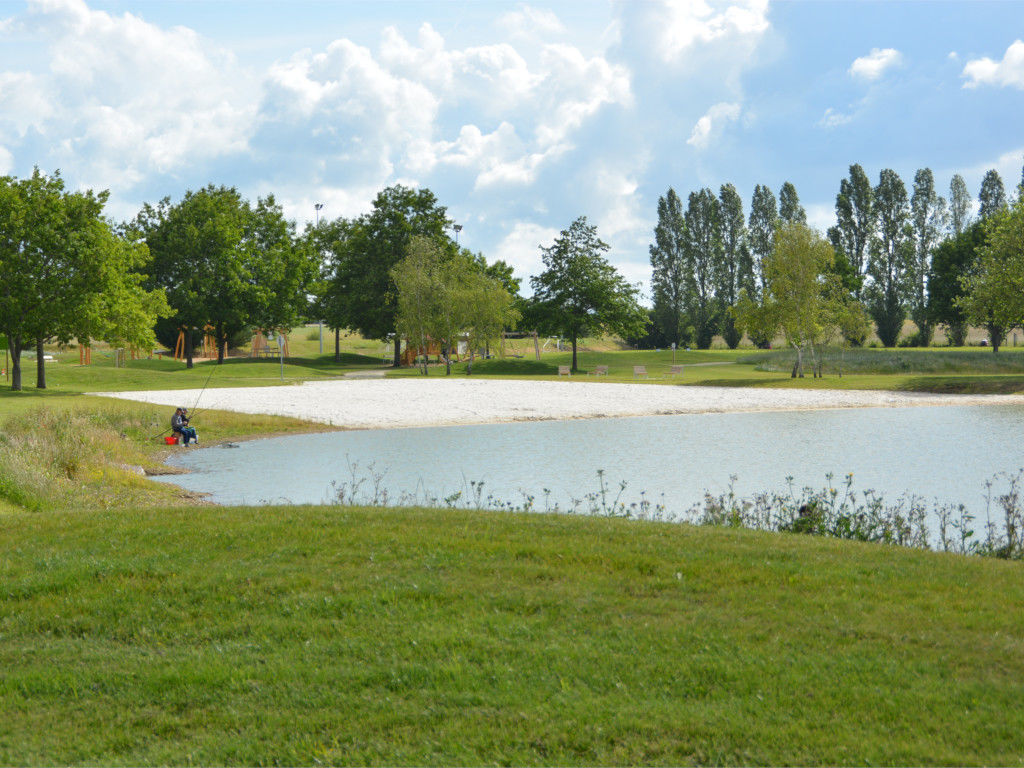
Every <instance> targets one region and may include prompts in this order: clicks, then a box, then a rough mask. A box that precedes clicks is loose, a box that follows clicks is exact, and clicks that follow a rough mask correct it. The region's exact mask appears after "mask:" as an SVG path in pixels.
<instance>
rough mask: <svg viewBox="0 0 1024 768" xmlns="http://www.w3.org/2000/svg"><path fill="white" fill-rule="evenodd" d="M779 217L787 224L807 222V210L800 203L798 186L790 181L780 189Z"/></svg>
mask: <svg viewBox="0 0 1024 768" xmlns="http://www.w3.org/2000/svg"><path fill="white" fill-rule="evenodd" d="M779 218H780V219H782V221H783V222H786V223H787V224H806V223H807V211H805V210H804V207H803V206H802V205H800V197H799V196H798V195H797V193H796V187H795V186H793V184H792V183H791V182H788V181H787V182H786V183H784V184H783V185H782V189H780V190H779Z"/></svg>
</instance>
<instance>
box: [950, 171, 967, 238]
mask: <svg viewBox="0 0 1024 768" xmlns="http://www.w3.org/2000/svg"><path fill="white" fill-rule="evenodd" d="M970 223H971V193H970V192H968V191H967V182H965V181H964V177H963V176H961V175H960V174H959V173H955V174H953V178H952V179H951V180H950V182H949V231H950V232H951V233H952V234H953V235H959V234H960V233H961V232H963V231H964V230H965V229H967V226H968V225H969V224H970Z"/></svg>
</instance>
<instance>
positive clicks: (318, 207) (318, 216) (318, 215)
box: [313, 203, 324, 227]
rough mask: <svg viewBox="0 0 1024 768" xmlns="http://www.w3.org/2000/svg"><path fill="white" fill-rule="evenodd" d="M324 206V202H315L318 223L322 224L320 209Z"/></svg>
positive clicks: (318, 224)
mask: <svg viewBox="0 0 1024 768" xmlns="http://www.w3.org/2000/svg"><path fill="white" fill-rule="evenodd" d="M323 207H324V204H323V203H313V208H314V209H316V225H317V226H318V227H319V226H320V209H321V208H323Z"/></svg>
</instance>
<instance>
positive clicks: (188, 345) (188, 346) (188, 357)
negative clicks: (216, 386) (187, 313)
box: [185, 326, 195, 368]
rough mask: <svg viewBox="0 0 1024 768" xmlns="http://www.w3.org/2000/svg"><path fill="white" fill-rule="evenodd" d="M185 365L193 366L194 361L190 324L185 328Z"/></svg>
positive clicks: (187, 366)
mask: <svg viewBox="0 0 1024 768" xmlns="http://www.w3.org/2000/svg"><path fill="white" fill-rule="evenodd" d="M185 367H186V368H194V367H195V363H193V362H192V328H191V326H190V327H188V328H186V329H185Z"/></svg>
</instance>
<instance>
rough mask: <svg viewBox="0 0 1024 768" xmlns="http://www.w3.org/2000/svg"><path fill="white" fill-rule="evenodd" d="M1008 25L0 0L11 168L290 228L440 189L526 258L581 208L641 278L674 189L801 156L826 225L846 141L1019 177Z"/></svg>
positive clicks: (769, 179) (1, 90) (746, 14)
mask: <svg viewBox="0 0 1024 768" xmlns="http://www.w3.org/2000/svg"><path fill="white" fill-rule="evenodd" d="M1022 40H1024V2H1016V1H1013V0H1004V1H1001V2H985V1H984V0H971V1H969V2H925V1H917V2H902V3H901V2H884V3H883V2H852V1H847V2H828V1H827V0H813V1H808V2H773V1H772V0H726V2H710V1H705V0H685V1H682V0H680V1H678V2H670V1H668V0H665V1H662V0H629V1H628V2H627V1H622V2H610V3H601V2H599V1H598V0H589V1H587V2H576V1H569V2H549V3H544V2H536V3H529V4H528V3H519V2H497V1H494V0H477V1H476V2H460V1H458V0H447V1H446V2H400V1H399V0H391V1H388V0H384V1H377V2H332V1H331V0H318V1H310V0H298V1H295V0H293V1H292V2H270V1H269V0H174V1H172V2H168V1H165V0H148V1H146V2H142V1H141V0H109V1H100V0H92V1H91V2H87V1H86V0H28V1H27V2H26V1H24V0H17V1H14V0H0V174H11V175H15V176H26V175H29V174H31V172H32V169H33V167H39V168H40V169H41V170H42V171H44V172H46V173H52V172H54V171H56V170H58V169H59V170H60V172H61V174H62V176H63V177H64V179H65V181H66V182H67V183H68V185H69V186H70V187H72V188H75V189H79V188H91V189H97V190H99V189H107V190H109V191H110V202H109V204H108V207H107V214H108V215H109V216H110V217H111V218H113V219H115V220H124V219H129V218H132V217H133V216H134V215H135V214H136V212H137V211H138V210H139V208H140V207H141V206H142V204H143V203H146V202H151V203H152V202H156V201H158V200H160V199H162V198H164V197H170V198H171V200H172V201H173V200H177V199H180V198H181V196H182V195H183V194H184V193H185V191H186V190H189V189H197V188H199V187H202V186H205V185H207V184H211V183H212V184H217V185H220V184H224V185H228V186H234V187H237V188H238V189H239V190H240V191H241V192H242V194H243V195H245V196H246V197H248V198H250V199H253V200H255V198H257V197H262V196H265V195H269V194H273V195H274V196H275V198H276V200H277V201H278V202H279V203H280V204H281V205H282V206H283V208H284V210H285V212H286V214H287V215H288V216H289V217H291V218H293V219H294V220H295V221H296V222H297V224H298V226H299V228H300V229H301V228H302V227H304V226H305V224H306V223H307V222H309V221H311V220H313V219H314V216H315V209H314V204H316V203H322V204H323V209H322V211H321V215H322V216H325V217H329V218H335V217H339V216H343V217H353V216H357V215H359V214H361V213H364V212H366V211H368V210H369V209H370V207H371V205H372V201H373V198H374V196H375V195H376V193H377V192H378V191H380V190H381V189H383V188H384V187H386V186H389V185H391V184H398V183H401V184H405V185H408V186H415V187H429V188H430V189H431V190H432V191H433V192H434V193H435V194H436V195H437V197H438V199H439V201H440V203H441V204H442V205H445V206H447V208H448V213H449V215H450V217H451V218H452V219H453V220H454V221H455V222H457V223H459V224H461V225H462V230H461V232H460V233H459V242H460V244H462V245H465V246H466V247H468V248H470V249H472V250H473V251H477V252H481V253H483V254H484V255H485V256H486V257H487V258H488V259H489V260H494V259H504V260H505V261H506V262H508V263H510V264H512V265H513V267H515V270H516V273H517V275H518V276H520V277H523V278H524V282H526V280H525V279H526V278H528V277H529V276H530V275H536V274H539V272H540V271H541V270H542V268H543V266H542V263H541V254H540V246H542V245H545V246H546V245H550V244H551V243H552V241H553V240H554V238H555V237H556V236H557V235H558V233H559V231H560V230H563V229H566V228H567V227H568V226H569V225H570V224H571V223H572V222H573V220H575V219H576V218H577V217H579V216H583V215H585V216H587V217H588V220H589V221H590V223H592V224H595V225H596V226H597V229H598V234H599V235H600V236H601V237H602V239H604V240H605V241H606V242H608V243H609V245H610V246H611V247H610V250H609V252H608V258H609V259H610V261H611V262H612V263H613V264H614V265H615V266H616V267H617V268H618V269H619V270H620V272H621V273H622V274H623V275H624V276H625V277H626V278H627V279H628V280H629V281H631V282H634V283H640V284H641V287H642V290H644V291H645V292H646V286H647V283H648V281H649V278H650V264H649V254H648V248H649V246H650V243H651V241H652V236H653V228H654V225H655V222H656V211H657V202H658V198H659V196H661V195H664V194H665V192H666V191H667V190H668V189H669V187H672V188H674V189H675V190H676V191H677V192H678V193H679V194H680V195H681V196H682V197H683V198H684V200H685V198H686V196H687V195H688V194H689V192H691V191H694V190H697V189H700V188H702V187H710V188H712V189H713V190H715V191H716V193H717V191H718V189H719V187H720V186H721V185H722V184H725V183H732V184H733V185H735V187H736V188H737V190H738V191H739V193H740V195H741V196H742V197H743V199H744V203H745V207H746V208H748V209H749V204H750V198H751V194H752V192H753V188H754V185H755V184H766V185H768V186H770V187H771V188H772V189H774V190H775V191H776V194H777V193H778V190H779V188H780V187H781V186H782V184H783V182H785V181H791V182H792V183H793V184H795V185H796V188H797V191H798V193H799V195H800V199H801V202H802V203H803V204H804V206H805V207H806V209H807V212H808V217H809V220H810V223H811V224H812V225H814V226H816V227H818V228H820V229H822V230H824V229H825V228H827V227H828V226H830V225H831V224H832V223H834V202H835V195H836V192H837V190H838V188H839V182H840V180H841V179H842V178H843V177H844V176H846V174H847V172H848V168H849V166H850V165H851V164H852V163H860V164H861V165H862V166H863V167H864V169H865V170H866V171H867V173H868V175H869V177H871V178H872V180H874V181H877V179H878V174H879V172H880V171H881V170H882V169H883V168H893V169H895V170H896V171H897V172H898V173H899V174H900V175H901V176H902V177H903V179H904V182H905V183H906V185H907V187H908V190H909V189H910V188H911V185H912V180H913V176H914V173H915V171H916V170H917V169H919V168H924V167H929V168H931V169H932V170H933V171H934V173H935V179H936V185H937V186H938V188H939V192H940V193H941V194H948V188H949V181H950V178H951V176H952V175H953V174H954V173H960V174H961V175H963V177H964V178H965V179H966V181H967V185H968V188H969V189H970V191H971V193H972V194H973V195H975V196H977V192H978V189H979V188H980V185H981V179H982V177H983V175H984V173H985V172H986V170H988V169H990V168H995V169H997V170H998V171H999V172H1000V174H1001V175H1002V177H1003V180H1004V183H1005V184H1006V187H1007V190H1010V189H1012V188H1013V187H1015V186H1016V185H1017V184H1018V183H1019V182H1020V180H1021V171H1022V165H1024V132H1022V131H1021V122H1022V117H1024V41H1022ZM747 212H749V211H747ZM524 287H525V288H526V289H527V290H526V291H525V292H526V293H529V290H528V285H525V286H524Z"/></svg>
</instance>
